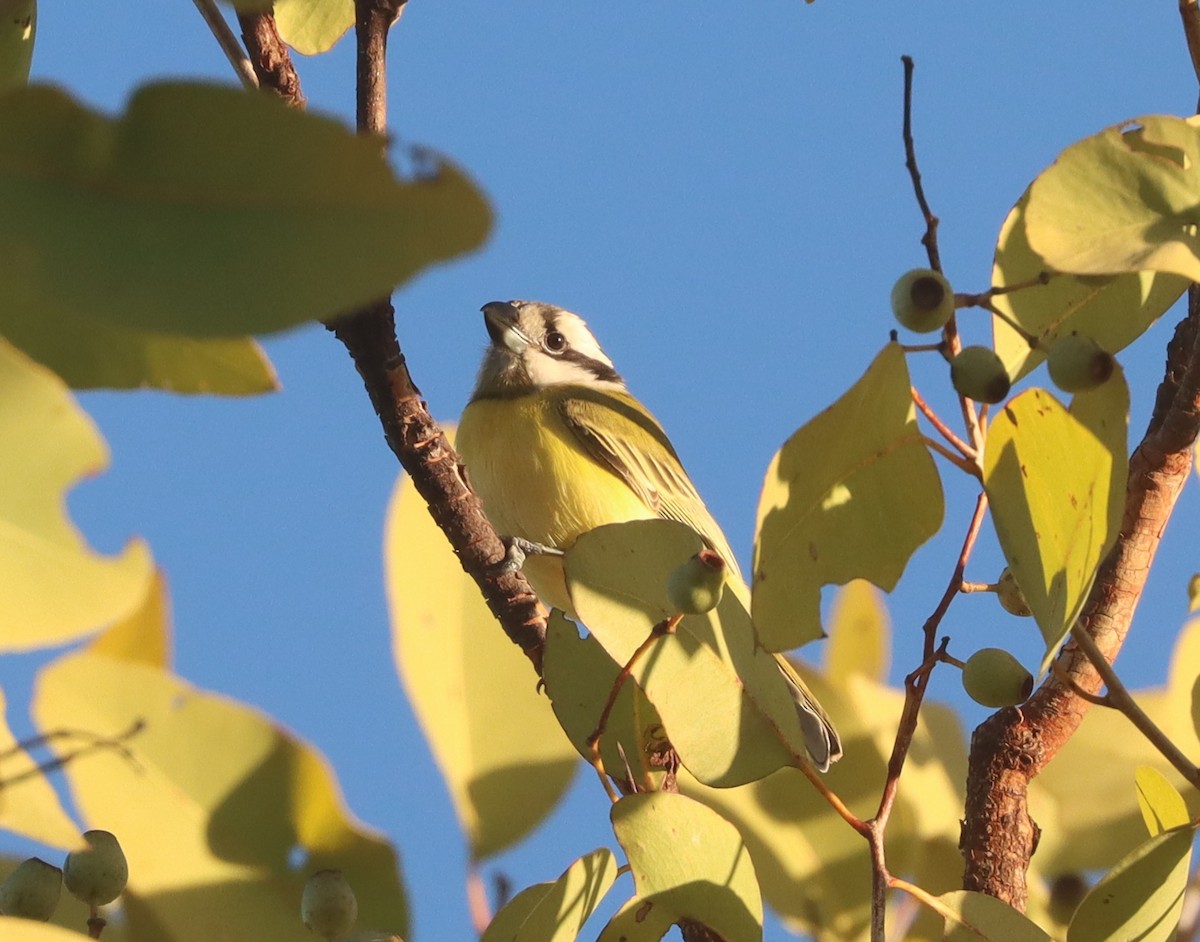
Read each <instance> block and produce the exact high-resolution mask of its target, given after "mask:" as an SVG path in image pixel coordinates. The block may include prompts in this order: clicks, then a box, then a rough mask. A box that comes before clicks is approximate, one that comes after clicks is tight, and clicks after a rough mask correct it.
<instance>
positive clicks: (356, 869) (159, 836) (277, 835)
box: [33, 652, 408, 942]
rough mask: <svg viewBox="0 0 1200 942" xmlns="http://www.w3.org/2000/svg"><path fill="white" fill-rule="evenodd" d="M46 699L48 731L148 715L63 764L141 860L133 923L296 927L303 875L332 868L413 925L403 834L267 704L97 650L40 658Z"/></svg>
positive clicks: (219, 928) (151, 929) (240, 932)
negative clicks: (381, 822)
mask: <svg viewBox="0 0 1200 942" xmlns="http://www.w3.org/2000/svg"><path fill="white" fill-rule="evenodd" d="M33 711H34V718H35V720H36V722H37V723H38V725H39V727H40V728H41V729H42V730H44V731H49V730H53V729H73V730H86V731H89V732H91V733H92V734H94V735H95V736H96V737H99V738H103V737H114V736H118V735H121V734H124V733H126V732H127V731H128V730H129V729H130V728H131V727H133V726H134V724H135V723H138V722H140V723H141V724H142V728H141V732H139V733H137V734H136V735H134V736H132V737H127V738H126V739H125V740H124V741H123V743H122V748H120V749H118V748H116V747H112V748H98V749H94V750H91V751H89V752H87V753H86V754H84V755H82V756H78V757H76V758H75V759H73V760H72V761H71V762H69V763H67V764H66V765H65V767H64V772H65V775H66V779H67V782H68V785H69V787H70V790H71V794H72V796H73V798H74V801H75V806H76V807H77V808H78V809H79V811H80V813H81V814H82V816H83V818H84V821H85V822H86V823H87V824H88V825H89V826H93V827H102V828H104V829H105V830H109V831H112V832H113V833H114V834H115V835H117V837H118V839H119V840H120V842H121V846H122V848H123V849H124V851H125V855H126V857H127V858H128V860H129V874H130V877H129V888H128V890H127V891H126V894H125V897H124V900H125V913H126V917H127V919H128V921H129V926H130V932H131V935H133V936H135V937H138V938H141V937H146V938H156V939H157V938H188V939H191V938H209V939H211V938H221V939H225V940H228V942H240V940H245V942H251V940H253V942H276V940H278V942H285V940H294V939H295V938H296V937H297V936H296V934H297V931H298V928H297V927H298V915H299V910H298V903H297V901H298V900H299V899H300V892H301V889H302V887H303V885H304V881H305V879H306V878H307V876H308V874H309V873H311V872H313V871H316V870H321V869H326V868H328V869H335V870H341V871H343V872H344V873H345V874H346V876H347V878H348V879H349V881H350V883H351V885H352V886H353V887H354V891H355V894H356V895H357V897H358V904H359V923H360V925H362V926H369V927H372V928H377V929H386V930H388V931H392V932H396V933H398V934H400V935H402V936H405V935H407V922H408V914H407V908H406V905H405V899H404V890H403V887H402V885H401V883H400V880H399V875H398V873H397V861H396V856H395V853H394V851H393V850H392V848H391V846H390V845H389V844H388V843H387V842H386V841H385V840H383V839H382V838H381V837H379V836H378V835H376V834H374V833H372V832H371V831H369V830H367V829H366V828H365V827H364V826H363V825H361V824H359V823H358V822H356V821H355V820H353V818H351V817H350V815H349V813H348V812H347V811H346V809H345V807H344V806H343V803H342V799H341V796H340V793H339V790H338V786H337V783H336V781H335V779H334V777H333V773H332V771H331V770H330V768H329V767H328V765H327V763H326V761H325V759H324V757H322V756H321V755H320V754H319V753H318V752H317V751H316V750H315V749H313V748H312V747H311V746H309V745H307V744H306V743H303V742H301V741H300V740H298V739H296V738H295V737H294V736H292V735H290V734H288V733H287V732H285V731H284V730H282V729H281V728H280V727H278V726H276V725H275V724H274V723H272V722H271V721H270V719H269V718H267V717H265V716H263V715H262V714H261V713H259V712H257V711H255V710H252V709H250V708H248V707H246V706H243V705H242V704H239V703H236V702H234V701H231V700H229V699H226V698H224V697H219V696H216V695H213V694H209V693H204V692H201V691H199V690H197V689H195V688H194V687H191V686H190V685H188V684H186V683H184V682H183V681H181V680H180V679H179V678H177V677H175V676H173V675H171V674H169V673H167V672H165V671H162V670H159V669H158V668H155V667H152V666H150V665H147V664H142V663H136V662H131V661H126V660H118V659H115V658H111V657H107V656H104V655H99V654H91V653H87V652H82V653H76V654H70V655H66V656H65V657H62V658H60V659H59V660H57V661H55V662H53V663H52V664H50V665H49V666H48V667H46V668H44V669H43V670H42V672H41V673H40V674H39V676H38V682H37V687H36V691H35V696H34V704H33ZM54 747H55V748H56V749H57V750H59V751H60V754H61V753H63V752H67V751H70V749H71V748H72V746H71V744H69V743H68V744H65V745H64V744H60V743H59V742H57V741H56V742H55V743H54ZM297 854H300V855H302V860H301V861H300V863H299V864H297V863H296V860H295V858H296V856H297Z"/></svg>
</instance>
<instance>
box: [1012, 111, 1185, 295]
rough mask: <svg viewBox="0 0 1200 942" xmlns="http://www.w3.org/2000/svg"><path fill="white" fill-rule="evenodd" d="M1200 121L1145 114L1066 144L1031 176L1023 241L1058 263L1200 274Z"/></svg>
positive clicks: (1109, 270) (1088, 269)
mask: <svg viewBox="0 0 1200 942" xmlns="http://www.w3.org/2000/svg"><path fill="white" fill-rule="evenodd" d="M1198 161H1200V127H1198V126H1197V124H1196V123H1195V122H1194V120H1192V121H1188V120H1185V119H1183V118H1174V117H1169V116H1165V115H1150V116H1146V117H1142V118H1137V119H1135V120H1133V121H1128V122H1125V123H1124V124H1119V125H1114V126H1113V127H1110V128H1105V129H1104V130H1103V131H1101V132H1100V133H1099V134H1094V135H1092V136H1091V137H1086V138H1084V139H1083V140H1082V141H1079V142H1077V143H1075V144H1072V145H1071V146H1070V147H1068V148H1067V149H1066V150H1065V151H1063V152H1062V153H1061V154H1060V155H1059V157H1058V159H1057V160H1056V161H1055V162H1054V163H1053V164H1052V165H1051V166H1050V167H1049V168H1047V169H1046V170H1045V171H1043V173H1042V174H1041V175H1040V176H1039V177H1038V178H1037V179H1036V180H1034V181H1033V184H1032V185H1031V186H1030V188H1029V206H1028V209H1027V211H1026V219H1025V225H1026V228H1027V229H1028V234H1029V245H1030V247H1031V248H1032V249H1033V251H1034V252H1036V253H1037V254H1038V255H1040V256H1041V257H1042V258H1044V259H1045V260H1046V264H1047V265H1048V266H1049V267H1050V268H1051V269H1054V270H1057V271H1064V272H1072V273H1075V274H1091V275H1111V274H1117V273H1121V272H1131V271H1146V270H1152V271H1161V272H1170V273H1173V274H1176V275H1180V276H1182V277H1184V278H1187V279H1188V280H1190V281H1195V280H1200V257H1198V256H1197V247H1198V245H1200V242H1198V241H1197V235H1196V225H1197V223H1200V164H1198V163H1197V162H1198Z"/></svg>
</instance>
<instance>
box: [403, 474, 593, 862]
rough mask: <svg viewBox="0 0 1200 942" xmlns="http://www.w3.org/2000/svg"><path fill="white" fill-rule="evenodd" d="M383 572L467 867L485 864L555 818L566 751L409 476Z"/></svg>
mask: <svg viewBox="0 0 1200 942" xmlns="http://www.w3.org/2000/svg"><path fill="white" fill-rule="evenodd" d="M384 571H385V576H386V579H387V592H388V601H389V607H390V609H391V615H392V640H393V647H394V652H395V656H396V668H397V671H398V672H399V674H400V677H401V679H402V680H403V682H404V687H405V689H406V690H407V692H408V697H409V701H410V702H411V703H412V706H413V710H414V711H415V712H416V714H417V719H418V721H419V722H420V724H421V728H422V730H423V731H424V733H425V737H426V739H427V740H428V741H429V745H430V748H431V749H432V750H433V754H434V758H435V759H436V760H437V763H438V767H439V768H440V769H441V771H442V777H443V778H444V779H445V782H446V786H447V788H448V789H449V790H450V796H451V798H452V800H453V802H454V809H455V812H456V813H457V814H458V819H459V823H460V824H461V825H462V828H463V830H464V831H465V832H466V834H467V838H468V840H469V841H470V844H471V856H472V858H473V859H479V858H482V857H488V856H491V855H492V854H495V853H496V852H498V851H500V850H502V849H503V848H505V847H507V846H509V845H510V844H513V843H515V842H516V841H518V840H520V839H521V838H523V837H524V836H525V835H527V834H528V833H529V832H530V831H532V830H533V829H534V828H535V827H537V825H538V824H539V823H541V821H542V820H543V819H544V818H545V817H546V816H547V815H548V814H549V813H550V812H551V811H552V810H553V809H554V806H555V805H556V804H557V803H558V800H559V799H560V798H561V797H562V795H563V792H565V791H566V789H567V786H568V785H570V783H571V779H572V777H573V776H574V774H575V769H576V767H577V766H578V764H579V763H578V759H577V758H576V756H575V750H574V749H573V748H572V747H571V744H570V743H569V742H568V741H567V739H566V737H564V736H563V734H562V731H561V730H560V729H559V726H558V722H557V721H556V720H555V717H554V713H553V711H552V710H551V708H550V704H549V702H547V700H546V698H545V697H544V696H542V695H541V694H539V692H538V689H537V675H536V674H535V673H534V671H533V667H532V666H531V665H530V663H529V660H528V659H527V658H526V657H525V655H524V654H522V653H521V649H520V648H518V647H517V646H516V645H514V644H513V643H512V642H511V641H509V640H508V637H507V636H506V635H505V634H504V632H503V631H502V630H501V629H500V626H499V625H498V624H497V623H496V619H495V618H494V617H493V616H492V614H491V612H489V611H488V608H487V605H486V604H485V603H484V601H483V598H482V597H481V596H480V594H479V589H478V587H477V586H476V585H475V583H474V582H473V581H472V580H471V579H470V578H469V577H468V576H467V575H466V574H465V573H464V572H463V570H462V565H461V564H460V563H459V562H458V559H457V557H455V555H454V551H453V550H452V549H451V548H450V544H449V543H448V542H447V541H446V538H445V536H444V535H443V534H442V532H441V530H439V529H438V527H437V525H436V524H435V523H434V522H433V518H432V517H430V515H429V509H428V507H427V506H426V504H425V501H424V500H422V499H421V496H420V495H419V494H418V493H417V491H416V488H415V487H414V486H413V484H412V480H411V479H410V478H408V477H407V476H405V477H403V478H401V480H400V481H399V482H398V484H397V487H396V490H395V492H394V494H393V497H392V502H391V505H390V506H389V508H388V516H387V523H386V531H385V535H384Z"/></svg>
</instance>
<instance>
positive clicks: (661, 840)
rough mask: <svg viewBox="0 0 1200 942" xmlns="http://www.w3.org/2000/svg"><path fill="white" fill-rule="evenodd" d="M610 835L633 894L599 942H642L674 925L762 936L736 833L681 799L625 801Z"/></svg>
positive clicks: (757, 901)
mask: <svg viewBox="0 0 1200 942" xmlns="http://www.w3.org/2000/svg"><path fill="white" fill-rule="evenodd" d="M612 822H613V830H614V831H615V832H616V835H617V840H618V841H619V842H620V844H621V847H622V848H623V849H624V851H625V854H626V856H627V857H628V859H629V867H630V869H631V870H632V871H633V882H634V888H635V890H636V895H635V896H634V897H633V899H631V900H630V901H629V902H628V903H626V904H625V905H624V906H623V907H622V908H621V910H620V912H618V913H617V914H616V915H615V916H613V918H612V919H611V920H610V921H609V923H608V925H607V926H605V928H604V931H603V932H602V933H601V934H600V942H649V940H658V939H660V938H662V936H663V934H664V933H665V932H666V931H667V929H668V928H669V927H670V926H671V925H673V924H675V923H678V922H679V921H680V920H682V919H689V920H693V921H695V922H698V923H700V924H702V925H704V926H707V927H708V928H709V929H711V930H712V931H713V932H715V933H716V934H717V935H718V936H719V937H721V938H725V939H731V940H732V939H736V940H738V942H752V940H754V939H761V938H762V918H763V911H762V899H761V898H760V896H759V892H758V881H757V879H756V878H755V874H754V865H753V864H752V863H751V862H750V854H749V853H748V852H747V850H746V845H745V844H744V843H743V842H742V838H741V835H740V834H738V832H737V829H736V828H735V827H734V826H733V825H732V824H730V823H729V822H728V821H726V820H725V819H724V818H722V817H721V816H720V815H718V814H717V813H716V812H715V811H713V810H712V809H710V808H706V807H705V806H704V805H702V804H700V803H699V802H696V801H693V800H692V799H690V798H687V797H685V796H684V795H677V794H671V793H668V792H649V793H646V794H641V795H628V796H626V797H624V798H622V799H621V800H620V801H618V802H617V803H616V804H615V805H613V807H612Z"/></svg>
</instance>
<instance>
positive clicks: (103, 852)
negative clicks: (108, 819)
mask: <svg viewBox="0 0 1200 942" xmlns="http://www.w3.org/2000/svg"><path fill="white" fill-rule="evenodd" d="M83 839H84V840H85V841H87V844H88V846H87V847H84V848H83V849H82V850H75V851H71V853H69V854H67V862H66V863H65V864H63V882H64V883H66V885H67V892H69V893H70V894H71V895H72V896H74V897H75V898H76V899H77V900H79V901H80V902H83V903H87V905H89V906H103V905H104V904H105V903H111V902H112V901H113V900H115V899H116V898H117V897H118V896H120V895H121V891H122V890H124V889H125V884H126V883H127V882H129V864H128V863H127V862H126V861H125V852H124V851H122V850H121V845H120V843H118V841H117V839H116V838H115V837H114V836H113V835H112V834H110V833H109V832H108V831H88V832H86V833H85V834H84V835H83Z"/></svg>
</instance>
